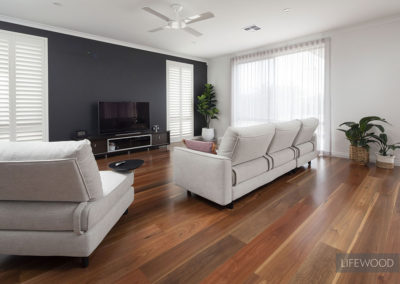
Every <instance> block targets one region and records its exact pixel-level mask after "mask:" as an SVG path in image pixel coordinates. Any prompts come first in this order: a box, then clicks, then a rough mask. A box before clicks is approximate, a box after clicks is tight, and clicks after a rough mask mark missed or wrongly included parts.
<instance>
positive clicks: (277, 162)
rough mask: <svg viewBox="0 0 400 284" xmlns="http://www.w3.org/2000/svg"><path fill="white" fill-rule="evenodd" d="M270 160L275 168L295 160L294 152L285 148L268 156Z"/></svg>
mask: <svg viewBox="0 0 400 284" xmlns="http://www.w3.org/2000/svg"><path fill="white" fill-rule="evenodd" d="M268 155H269V156H270V157H271V158H272V161H273V162H272V164H273V168H274V169H275V168H277V167H279V166H282V165H283V164H286V163H287V162H290V161H292V160H294V159H295V150H294V149H292V148H286V149H283V150H281V151H278V152H274V153H271V154H268Z"/></svg>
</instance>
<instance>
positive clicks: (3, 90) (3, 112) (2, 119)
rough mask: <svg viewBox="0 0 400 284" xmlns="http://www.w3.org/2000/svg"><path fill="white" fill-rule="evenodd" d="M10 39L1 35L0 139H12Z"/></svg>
mask: <svg viewBox="0 0 400 284" xmlns="http://www.w3.org/2000/svg"><path fill="white" fill-rule="evenodd" d="M9 49H10V46H9V41H8V40H7V39H4V38H3V37H1V36H0V141H9V140H10V98H9V92H10V91H9V89H10V86H9V77H10V74H9V73H10V72H9V59H8V57H9Z"/></svg>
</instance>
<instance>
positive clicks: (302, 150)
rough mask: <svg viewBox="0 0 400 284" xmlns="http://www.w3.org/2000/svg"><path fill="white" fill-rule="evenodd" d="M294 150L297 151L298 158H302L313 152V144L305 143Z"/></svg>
mask: <svg viewBox="0 0 400 284" xmlns="http://www.w3.org/2000/svg"><path fill="white" fill-rule="evenodd" d="M296 148H297V149H298V150H299V154H298V156H299V157H300V156H303V155H305V154H308V153H311V152H312V151H314V144H313V143H311V142H306V143H303V144H300V145H297V146H296Z"/></svg>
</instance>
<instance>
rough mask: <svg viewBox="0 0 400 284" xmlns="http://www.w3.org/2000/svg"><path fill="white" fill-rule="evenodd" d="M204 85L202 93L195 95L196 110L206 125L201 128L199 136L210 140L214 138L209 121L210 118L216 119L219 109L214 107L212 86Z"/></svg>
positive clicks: (215, 103)
mask: <svg viewBox="0 0 400 284" xmlns="http://www.w3.org/2000/svg"><path fill="white" fill-rule="evenodd" d="M204 87H205V88H204V93H203V94H201V95H200V96H197V111H198V112H199V113H200V114H201V115H203V117H204V119H205V121H206V126H207V127H206V128H203V129H202V131H201V136H202V137H203V139H204V140H208V141H210V140H213V139H214V128H210V122H211V119H218V116H217V114H218V113H219V110H218V109H217V107H216V105H217V100H216V99H215V91H214V86H213V85H212V84H205V85H204Z"/></svg>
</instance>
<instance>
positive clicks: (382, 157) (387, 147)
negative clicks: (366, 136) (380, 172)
mask: <svg viewBox="0 0 400 284" xmlns="http://www.w3.org/2000/svg"><path fill="white" fill-rule="evenodd" d="M372 137H373V138H374V139H375V140H376V143H377V144H378V145H379V152H378V153H376V166H377V167H378V168H384V169H393V168H394V158H395V156H394V155H392V154H389V151H393V152H394V151H395V150H396V149H400V143H394V144H388V137H387V135H386V133H381V134H379V136H378V135H373V136H372Z"/></svg>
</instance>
